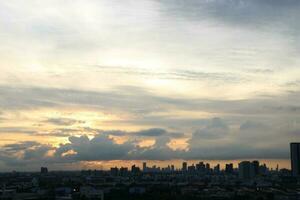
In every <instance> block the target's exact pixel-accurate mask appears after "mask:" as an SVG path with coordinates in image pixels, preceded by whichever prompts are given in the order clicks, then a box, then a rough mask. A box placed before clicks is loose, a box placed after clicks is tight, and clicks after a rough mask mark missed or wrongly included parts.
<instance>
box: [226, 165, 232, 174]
mask: <svg viewBox="0 0 300 200" xmlns="http://www.w3.org/2000/svg"><path fill="white" fill-rule="evenodd" d="M225 172H226V173H227V174H232V173H233V164H232V163H230V164H226V165H225Z"/></svg>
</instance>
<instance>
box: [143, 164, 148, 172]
mask: <svg viewBox="0 0 300 200" xmlns="http://www.w3.org/2000/svg"><path fill="white" fill-rule="evenodd" d="M146 171H147V163H146V162H143V172H146Z"/></svg>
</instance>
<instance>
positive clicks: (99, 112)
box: [0, 0, 300, 171]
mask: <svg viewBox="0 0 300 200" xmlns="http://www.w3.org/2000/svg"><path fill="white" fill-rule="evenodd" d="M299 9H300V2H299V1H298V0H122V1H120V0H65V1H61V0H44V1H38V0H2V1H0V44H1V45H0V71H1V73H0V135H1V139H0V147H1V148H0V171H7V170H12V169H16V170H36V169H38V168H39V167H40V166H41V165H45V166H49V167H50V168H51V167H52V169H53V168H55V169H74V168H76V169H79V168H84V167H86V166H91V165H93V163H102V164H103V163H113V164H116V165H122V164H124V163H131V162H132V161H142V160H148V161H155V160H160V161H166V160H201V159H202V160H240V159H277V160H287V159H289V143H290V142H297V141H300V101H299V99H300V68H299V67H300V56H299V51H300V37H299V35H300V24H299V22H298V21H299V18H300V12H299Z"/></svg>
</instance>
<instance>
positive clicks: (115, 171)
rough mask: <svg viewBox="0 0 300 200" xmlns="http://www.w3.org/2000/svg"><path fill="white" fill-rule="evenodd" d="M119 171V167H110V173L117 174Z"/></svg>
mask: <svg viewBox="0 0 300 200" xmlns="http://www.w3.org/2000/svg"><path fill="white" fill-rule="evenodd" d="M118 173H119V169H118V168H117V167H111V168H110V174H111V175H113V176H117V175H118Z"/></svg>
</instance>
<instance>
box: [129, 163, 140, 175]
mask: <svg viewBox="0 0 300 200" xmlns="http://www.w3.org/2000/svg"><path fill="white" fill-rule="evenodd" d="M140 172H141V170H140V168H139V167H136V166H135V165H132V167H131V173H133V174H138V173H140Z"/></svg>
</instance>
